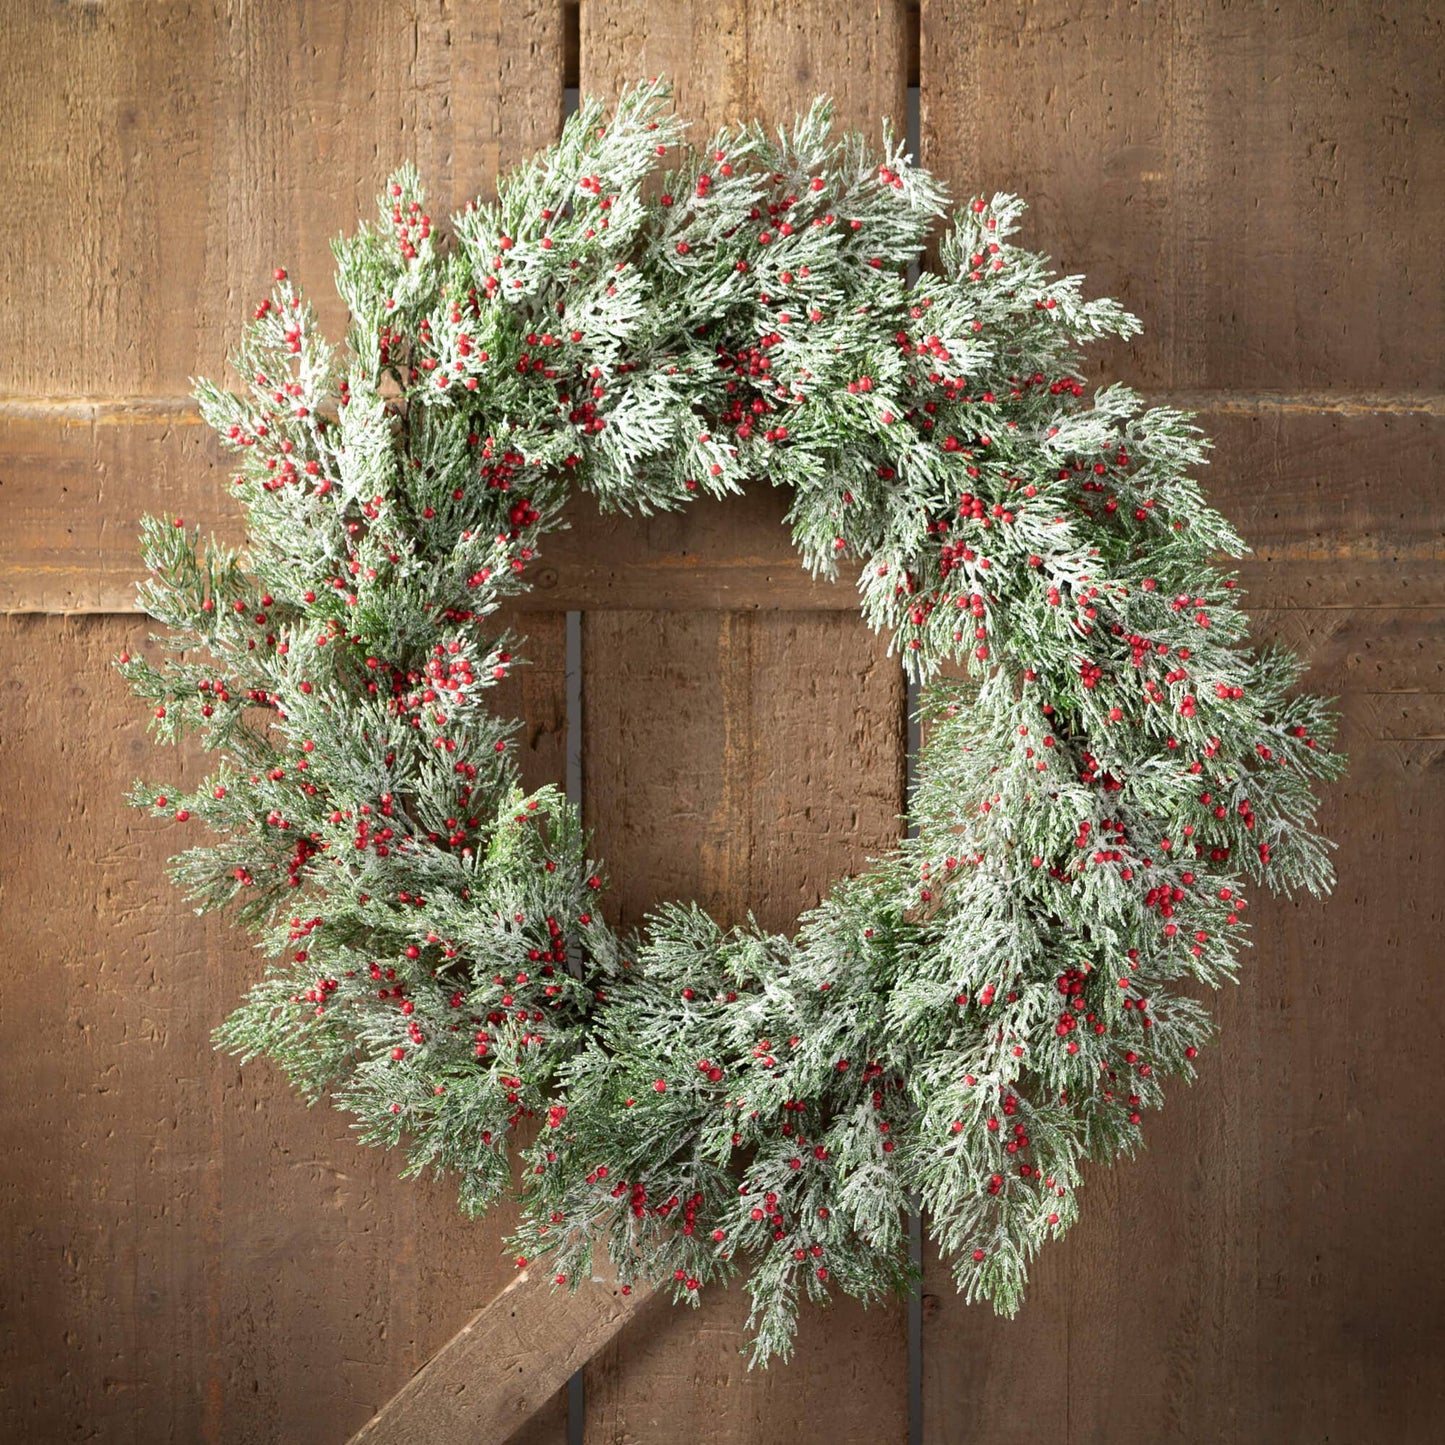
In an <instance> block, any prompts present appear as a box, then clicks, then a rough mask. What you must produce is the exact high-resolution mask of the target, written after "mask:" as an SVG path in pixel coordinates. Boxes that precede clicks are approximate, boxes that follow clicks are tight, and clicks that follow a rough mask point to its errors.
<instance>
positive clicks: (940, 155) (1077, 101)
mask: <svg viewBox="0 0 1445 1445" xmlns="http://www.w3.org/2000/svg"><path fill="white" fill-rule="evenodd" d="M1442 27H1445V15H1442V13H1441V11H1440V8H1439V7H1438V6H1434V5H1430V4H1427V3H1423V0H1404V3H1400V4H1393V5H1368V4H1330V3H1327V0H1296V3H1293V4H1289V5H1280V6H1275V7H1272V8H1268V9H1265V8H1256V7H1252V6H1248V7H1240V6H1237V5H1223V4H1219V3H1217V0H1179V3H1176V4H1169V5H1148V4H1145V5H1140V4H1135V3H1131V0H1100V3H1092V4H1089V5H1087V6H1085V5H1081V4H1079V3H1078V0H1039V3H1026V0H923V7H922V52H921V59H920V67H921V68H920V80H921V105H922V123H923V155H922V159H923V161H924V164H926V165H928V166H930V167H932V168H934V169H936V170H938V171H940V172H941V173H942V174H943V175H944V176H945V177H947V179H948V180H949V181H950V183H951V184H952V185H953V187H954V188H955V191H956V193H957V194H959V195H962V196H968V195H974V194H978V193H980V192H992V191H993V190H1008V191H1013V192H1015V193H1017V194H1019V195H1022V196H1024V197H1025V198H1026V199H1027V200H1028V202H1029V205H1030V207H1031V210H1030V213H1029V215H1028V216H1027V217H1026V218H1025V221H1026V224H1025V231H1024V238H1023V239H1024V242H1025V244H1027V245H1030V246H1033V247H1036V248H1039V249H1042V250H1046V251H1049V252H1050V253H1052V254H1053V255H1054V256H1055V257H1057V258H1058V261H1059V263H1060V265H1061V266H1062V267H1063V268H1064V269H1065V270H1066V271H1069V272H1078V271H1082V272H1084V273H1086V274H1087V276H1088V278H1089V285H1090V288H1091V289H1092V290H1093V291H1094V292H1095V293H1096V294H1100V293H1101V294H1107V295H1111V296H1118V297H1120V298H1121V299H1122V300H1123V301H1124V303H1125V304H1126V305H1127V306H1129V308H1130V309H1131V310H1133V311H1135V312H1137V313H1138V314H1139V316H1140V317H1141V318H1142V320H1143V321H1144V325H1145V334H1144V336H1143V337H1142V338H1141V339H1140V340H1138V341H1136V342H1132V343H1130V344H1129V345H1128V346H1127V347H1111V348H1107V349H1105V350H1104V351H1103V352H1102V353H1101V354H1100V356H1099V358H1098V361H1097V366H1098V369H1099V374H1101V375H1108V376H1113V377H1117V376H1120V375H1123V376H1126V377H1129V378H1131V379H1137V380H1138V381H1139V382H1141V383H1143V384H1146V385H1148V386H1151V387H1156V388H1157V387H1170V388H1175V387H1178V388H1186V387H1196V386H1202V387H1238V388H1244V389H1246V390H1252V389H1259V388H1280V387H1283V388H1286V389H1294V388H1301V389H1309V388H1313V387H1322V388H1324V387H1328V388H1340V389H1345V390H1349V389H1355V388H1365V389H1368V388H1370V387H1386V388H1395V389H1398V390H1401V391H1409V390H1424V391H1437V392H1438V391H1439V390H1440V384H1441V378H1442V375H1445V371H1442V358H1441V350H1440V346H1439V336H1440V333H1441V330H1442V327H1445V265H1442V260H1441V255H1442V253H1441V248H1440V246H1439V244H1438V239H1437V237H1438V233H1439V230H1440V225H1441V222H1442V220H1445V125H1442V123H1441V122H1442V112H1445V31H1442Z"/></svg>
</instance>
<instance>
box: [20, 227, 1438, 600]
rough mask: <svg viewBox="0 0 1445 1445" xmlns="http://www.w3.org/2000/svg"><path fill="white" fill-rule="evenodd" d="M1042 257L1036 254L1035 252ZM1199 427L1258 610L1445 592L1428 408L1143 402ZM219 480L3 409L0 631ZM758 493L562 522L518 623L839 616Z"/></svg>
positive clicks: (150, 419)
mask: <svg viewBox="0 0 1445 1445" xmlns="http://www.w3.org/2000/svg"><path fill="white" fill-rule="evenodd" d="M1040 239H1041V240H1042V238H1040ZM1157 400H1160V401H1168V402H1170V403H1172V404H1179V405H1184V406H1190V407H1197V408H1198V411H1199V418H1200V425H1201V426H1202V427H1203V428H1204V429H1205V430H1206V431H1207V432H1208V433H1209V435H1210V436H1211V438H1212V439H1213V442H1214V454H1213V461H1212V464H1211V466H1210V468H1209V472H1208V474H1207V478H1206V480H1207V482H1208V485H1209V490H1210V495H1211V497H1212V498H1213V499H1214V500H1215V502H1216V504H1217V505H1218V506H1219V507H1220V508H1221V510H1223V511H1224V512H1225V513H1226V515H1228V516H1229V518H1230V519H1231V520H1232V521H1233V522H1235V523H1236V525H1238V526H1239V527H1241V528H1243V529H1244V531H1245V534H1246V536H1247V537H1248V539H1249V541H1250V544H1251V545H1252V546H1253V547H1254V549H1255V552H1254V556H1253V557H1252V558H1250V559H1248V560H1247V561H1246V562H1245V563H1244V564H1243V565H1242V568H1241V574H1242V576H1243V577H1244V579H1245V583H1246V585H1247V586H1248V587H1249V588H1250V590H1251V594H1252V595H1253V596H1254V597H1255V599H1256V602H1257V605H1263V606H1289V605H1316V606H1318V605H1336V606H1400V605H1408V604H1410V603H1411V602H1414V601H1416V600H1417V599H1419V598H1420V597H1421V596H1439V595H1442V589H1445V533H1442V528H1441V519H1440V516H1439V514H1438V512H1437V511H1435V510H1434V509H1432V508H1430V507H1429V506H1420V505H1402V500H1401V499H1402V496H1403V497H1405V498H1406V499H1409V498H1414V497H1418V498H1420V499H1422V500H1423V499H1425V498H1428V497H1429V496H1430V495H1431V488H1432V487H1434V486H1435V485H1436V477H1437V475H1438V471H1439V465H1440V458H1441V456H1442V454H1445V395H1442V396H1439V397H1430V396H1415V397H1396V396H1388V395H1384V394H1381V395H1377V396H1346V397H1341V398H1335V397H1330V396H1321V395H1314V394H1310V395H1304V396H1299V397H1295V396H1288V395H1284V394H1278V395H1274V396H1254V395H1250V396H1242V397H1239V398H1235V397H1232V396H1231V395H1229V394H1228V393H1218V392H1216V393H1183V394H1169V395H1166V396H1161V397H1159V398H1157ZM227 475H228V472H227V469H226V467H225V466H224V457H223V456H222V455H221V454H220V453H219V451H218V449H217V447H216V445H215V442H214V440H213V439H212V438H211V436H210V433H209V431H208V430H207V429H206V428H205V427H203V426H201V425H200V424H199V421H198V418H197V417H196V415H195V413H194V411H193V410H190V409H186V408H184V407H182V406H181V405H180V404H179V403H176V404H174V405H170V404H168V405H167V406H166V407H164V408H162V407H161V406H160V405H159V404H157V403H152V402H143V401H138V400H131V401H126V402H115V403H104V404H101V403H92V402H66V403H45V402H34V401H28V402H13V401H12V402H10V403H3V402H0V499H3V501H4V504H5V507H6V513H7V517H8V518H9V520H10V523H11V529H10V533H9V537H8V542H7V565H6V567H5V569H4V571H3V573H0V611H7V612H120V611H129V610H131V609H133V608H134V607H135V576H136V541H135V537H136V517H137V515H138V514H139V513H140V512H142V511H155V512H158V513H164V514H168V515H171V516H182V517H184V518H185V519H186V520H187V521H188V522H196V523H199V524H202V525H203V526H205V527H206V528H208V529H211V530H214V531H215V532H216V533H217V535H219V536H221V537H223V538H228V539H233V540H237V539H239V536H240V526H239V520H238V516H237V513H236V510H235V508H234V504H233V500H232V498H230V497H229V496H227V495H226V477H227ZM786 510H787V501H786V498H785V496H784V495H783V494H782V493H780V492H774V491H771V490H769V489H767V488H765V487H764V488H762V489H760V490H759V491H758V492H757V493H756V494H753V495H749V496H748V497H746V498H742V499H739V498H733V499H730V500H728V501H726V502H718V501H711V500H704V501H700V502H697V503H694V504H693V505H692V506H691V507H689V508H687V509H686V510H685V511H682V512H675V513H668V514H666V515H663V516H654V517H650V518H645V519H643V518H635V517H622V516H617V515H615V514H614V515H608V516H603V515H601V514H599V512H598V510H597V508H596V506H595V505H594V504H593V502H592V500H591V499H590V498H587V497H578V498H576V499H575V500H574V502H573V503H572V516H573V526H572V528H571V530H569V531H566V532H561V533H558V534H556V535H554V536H552V537H550V538H547V539H546V540H545V541H544V543H543V546H542V548H541V554H540V557H539V560H538V561H537V562H536V563H535V564H534V568H533V575H534V578H535V590H534V591H533V592H532V593H530V594H528V596H527V597H526V598H524V599H522V600H521V602H520V604H519V605H520V606H521V607H522V608H523V609H525V610H527V611H546V612H552V611H564V612H565V611H569V610H571V611H584V610H595V609H598V608H617V607H621V608H629V607H650V608H655V609H667V610H683V611H687V610H691V609H696V608H720V607H721V608H769V607H787V608H798V607H805V608H809V609H820V610H838V611H848V610H851V609H852V608H853V607H855V606H856V602H857V594H856V593H855V591H854V589H853V586H852V582H851V579H845V580H843V581H841V582H840V583H839V584H838V585H829V584H827V583H824V582H818V581H815V580H814V579H813V578H811V577H810V576H809V575H808V574H807V573H806V572H805V571H804V570H803V568H802V566H801V564H800V563H799V561H798V558H797V554H796V553H795V552H794V551H793V548H792V544H791V542H790V541H789V538H788V534H787V529H786V528H785V526H784V525H783V516H784V513H785V512H786Z"/></svg>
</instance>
